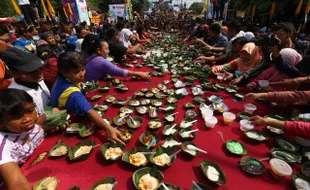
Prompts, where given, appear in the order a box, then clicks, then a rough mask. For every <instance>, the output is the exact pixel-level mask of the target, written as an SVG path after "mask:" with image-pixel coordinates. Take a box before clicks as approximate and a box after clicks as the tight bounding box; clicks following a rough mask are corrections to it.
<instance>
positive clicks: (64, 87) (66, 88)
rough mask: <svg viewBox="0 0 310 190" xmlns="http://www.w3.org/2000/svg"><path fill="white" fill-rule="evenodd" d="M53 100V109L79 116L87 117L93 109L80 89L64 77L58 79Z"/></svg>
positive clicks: (53, 90)
mask: <svg viewBox="0 0 310 190" xmlns="http://www.w3.org/2000/svg"><path fill="white" fill-rule="evenodd" d="M51 99H52V101H51V104H52V107H59V108H65V109H67V110H69V111H71V112H73V113H76V114H78V115H85V114H87V112H88V111H89V110H91V109H93V108H92V106H91V105H90V104H89V103H88V101H87V99H86V98H85V96H84V94H83V93H82V92H81V90H80V88H79V87H78V86H77V85H75V84H73V83H72V82H70V81H68V80H67V79H65V78H64V77H57V80H56V82H55V84H54V86H53V89H52V93H51Z"/></svg>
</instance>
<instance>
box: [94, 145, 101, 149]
mask: <svg viewBox="0 0 310 190" xmlns="http://www.w3.org/2000/svg"><path fill="white" fill-rule="evenodd" d="M100 145H101V144H96V145H94V146H93V148H96V147H98V146H100Z"/></svg>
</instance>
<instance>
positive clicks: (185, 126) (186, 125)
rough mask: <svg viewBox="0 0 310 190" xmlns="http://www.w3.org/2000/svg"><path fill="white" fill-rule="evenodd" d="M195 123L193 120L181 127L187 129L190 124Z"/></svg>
mask: <svg viewBox="0 0 310 190" xmlns="http://www.w3.org/2000/svg"><path fill="white" fill-rule="evenodd" d="M195 122H197V120H194V121H191V122H188V123H185V124H184V125H183V127H184V128H187V127H189V126H191V124H192V123H195Z"/></svg>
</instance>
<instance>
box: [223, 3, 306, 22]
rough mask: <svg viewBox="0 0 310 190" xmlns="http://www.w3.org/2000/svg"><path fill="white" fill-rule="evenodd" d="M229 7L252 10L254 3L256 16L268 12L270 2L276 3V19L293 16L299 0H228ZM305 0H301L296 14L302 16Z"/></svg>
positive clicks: (285, 18)
mask: <svg viewBox="0 0 310 190" xmlns="http://www.w3.org/2000/svg"><path fill="white" fill-rule="evenodd" d="M229 2H230V6H231V8H234V9H236V10H242V11H249V13H250V15H251V12H252V7H251V6H253V5H256V13H255V15H256V16H261V15H263V14H269V11H270V8H271V5H272V2H275V3H276V6H275V12H274V18H275V19H277V20H288V19H290V18H294V17H295V10H296V8H297V5H298V3H299V0H294V1H293V0H230V1H229ZM307 2H308V1H307V0H304V1H303V6H302V9H301V11H300V14H299V15H298V16H301V17H302V16H304V12H305V9H306V6H307Z"/></svg>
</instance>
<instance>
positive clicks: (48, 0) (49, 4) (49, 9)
mask: <svg viewBox="0 0 310 190" xmlns="http://www.w3.org/2000/svg"><path fill="white" fill-rule="evenodd" d="M46 3H47V7H48V11H49V13H50V14H51V16H52V17H54V15H55V10H54V8H53V6H52V4H51V2H50V0H46Z"/></svg>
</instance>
